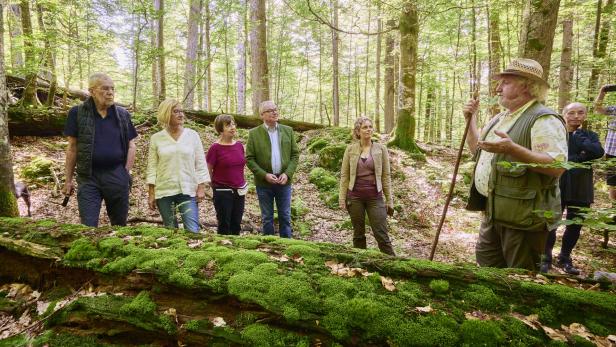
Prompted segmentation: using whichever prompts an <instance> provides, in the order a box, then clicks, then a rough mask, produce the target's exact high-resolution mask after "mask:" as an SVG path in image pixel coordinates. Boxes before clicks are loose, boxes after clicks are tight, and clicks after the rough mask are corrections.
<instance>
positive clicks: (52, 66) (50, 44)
mask: <svg viewBox="0 0 616 347" xmlns="http://www.w3.org/2000/svg"><path fill="white" fill-rule="evenodd" d="M36 11H37V15H38V22H39V30H40V31H41V32H42V33H43V44H44V46H45V52H44V55H45V56H44V61H45V64H44V65H45V68H46V69H47V71H45V72H46V76H45V77H46V78H47V80H48V81H49V92H48V93H47V101H46V104H47V106H49V107H51V106H53V104H54V99H55V95H56V89H57V88H58V77H57V74H56V58H55V55H56V43H55V42H56V40H57V38H56V28H55V20H54V19H53V17H54V16H55V9H54V12H52V11H51V10H50V9H49V8H46V7H45V6H44V5H42V4H40V3H39V4H37V5H36Z"/></svg>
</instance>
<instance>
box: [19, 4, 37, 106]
mask: <svg viewBox="0 0 616 347" xmlns="http://www.w3.org/2000/svg"><path fill="white" fill-rule="evenodd" d="M19 5H20V7H21V27H22V28H23V32H24V47H25V52H26V88H25V90H24V95H23V97H22V100H21V102H22V105H24V106H35V107H36V106H39V105H40V102H39V100H38V97H37V95H36V79H37V73H38V64H37V63H36V51H35V48H34V33H33V32H32V21H31V19H30V18H31V17H30V1H28V0H21V2H20V3H19Z"/></svg>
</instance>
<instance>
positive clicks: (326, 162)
mask: <svg viewBox="0 0 616 347" xmlns="http://www.w3.org/2000/svg"><path fill="white" fill-rule="evenodd" d="M346 147H347V146H346V145H330V146H327V147H324V148H323V149H322V150H321V152H319V166H320V167H323V168H326V169H328V170H330V171H340V166H341V165H342V157H343V156H344V151H345V150H346Z"/></svg>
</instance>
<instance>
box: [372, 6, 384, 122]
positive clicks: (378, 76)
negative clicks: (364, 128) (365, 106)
mask: <svg viewBox="0 0 616 347" xmlns="http://www.w3.org/2000/svg"><path fill="white" fill-rule="evenodd" d="M376 30H377V31H378V34H377V35H376V64H375V65H376V67H375V68H376V82H375V93H374V94H375V97H374V101H375V103H374V125H375V129H376V132H377V133H380V132H381V45H382V44H381V41H382V39H381V36H382V35H381V31H382V30H383V20H382V19H381V3H380V2H379V3H378V5H377V24H376Z"/></svg>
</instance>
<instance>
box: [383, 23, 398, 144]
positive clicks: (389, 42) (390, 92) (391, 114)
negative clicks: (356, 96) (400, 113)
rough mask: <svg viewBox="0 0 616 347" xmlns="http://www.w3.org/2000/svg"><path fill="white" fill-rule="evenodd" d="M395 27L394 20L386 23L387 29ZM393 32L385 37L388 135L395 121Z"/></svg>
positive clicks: (386, 123) (386, 130)
mask: <svg viewBox="0 0 616 347" xmlns="http://www.w3.org/2000/svg"><path fill="white" fill-rule="evenodd" d="M394 25H395V21H394V20H389V21H387V27H388V28H391V27H392V26H394ZM394 37H395V34H394V32H393V31H392V32H389V33H387V35H386V36H385V61H384V63H385V81H384V82H385V92H384V93H385V110H384V117H385V132H386V133H388V134H389V133H390V132H391V131H392V130H393V129H394V120H395V111H394V110H395V106H394V103H395V98H396V89H395V87H394V79H395V76H394V45H395V42H394Z"/></svg>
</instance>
